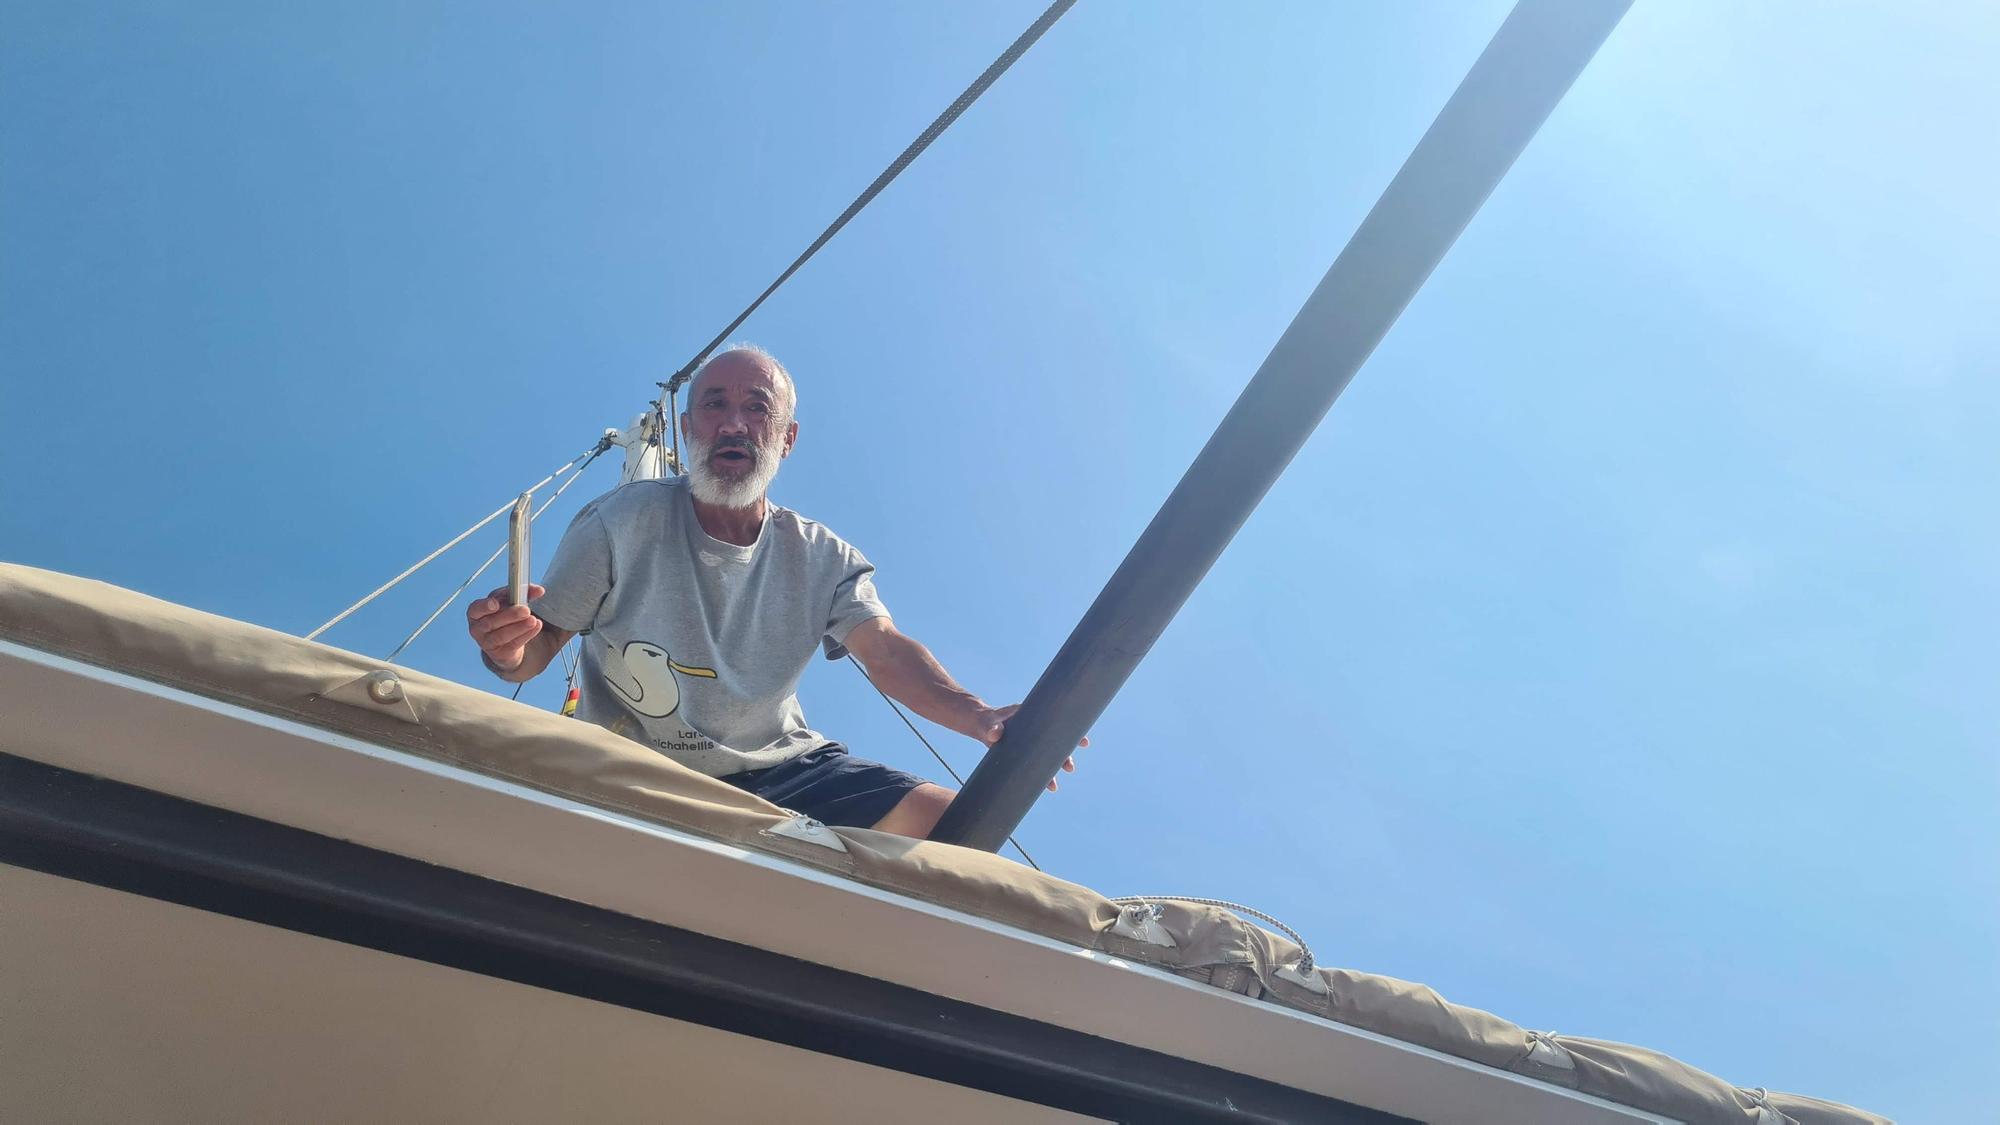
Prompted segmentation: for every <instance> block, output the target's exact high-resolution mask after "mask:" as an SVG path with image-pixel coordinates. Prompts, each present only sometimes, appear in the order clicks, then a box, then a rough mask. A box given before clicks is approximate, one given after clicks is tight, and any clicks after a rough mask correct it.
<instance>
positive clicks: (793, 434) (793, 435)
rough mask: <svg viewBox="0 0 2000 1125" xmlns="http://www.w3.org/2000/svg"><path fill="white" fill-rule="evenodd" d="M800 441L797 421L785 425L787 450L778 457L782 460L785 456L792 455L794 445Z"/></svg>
mask: <svg viewBox="0 0 2000 1125" xmlns="http://www.w3.org/2000/svg"><path fill="white" fill-rule="evenodd" d="M798 441H799V424H798V423H797V422H793V423H792V424H791V425H789V426H786V427H785V451H784V452H783V453H780V454H778V459H779V460H780V461H782V460H784V459H785V458H787V457H790V456H791V455H792V446H794V445H797V444H798Z"/></svg>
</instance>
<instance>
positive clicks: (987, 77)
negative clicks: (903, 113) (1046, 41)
mask: <svg viewBox="0 0 2000 1125" xmlns="http://www.w3.org/2000/svg"><path fill="white" fill-rule="evenodd" d="M1075 5H1076V0H1056V2H1055V3H1053V4H1050V5H1049V6H1048V8H1047V10H1045V11H1044V12H1042V14H1041V16H1040V17H1039V18H1037V19H1036V20H1035V22H1034V23H1032V24H1030V25H1029V26H1028V30H1026V31H1024V32H1022V33H1021V35H1020V37H1019V38H1017V39H1015V40H1014V42H1013V44H1012V45H1010V46H1009V47H1008V48H1007V49H1006V50H1005V51H1002V52H1001V53H1000V57H999V58H997V59H994V60H993V64H992V65H991V66H989V67H987V68H986V69H985V70H984V71H983V72H981V73H980V75H979V77H978V78H975V79H973V80H972V85H970V86H967V87H966V88H965V92H964V93H962V94H960V95H959V96H958V98H957V99H956V100H954V101H953V102H952V103H951V104H950V105H948V106H946V107H945V110H944V112H943V113H940V114H938V115H937V119H936V120H934V121H932V122H931V123H930V125H929V126H928V127H926V128H925V129H924V131H923V132H922V133H919V134H918V135H917V139H916V140H914V141H911V142H910V146H909V147H908V148H906V149H904V150H903V152H902V155H900V156H898V157H896V159H895V160H894V161H892V162H891V163H890V164H889V166H888V167H887V168H885V169H883V170H882V174H881V175H879V176H877V177H875V182H874V183H871V184H869V185H868V188H867V190H866V191H863V192H862V193H861V194H860V195H859V196H857V197H855V200H854V202H852V203H850V204H848V205H847V210H845V211H842V212H841V213H840V217H839V218H837V219H835V220H834V221H833V225H831V226H829V227H827V228H826V229H825V230H823V231H821V232H820V236H819V237H818V238H815V239H813V242H812V245H810V246H808V247H806V250H805V253H803V254H800V255H799V256H798V257H797V258H796V259H794V260H793V261H792V264H791V265H789V266H786V267H785V272H783V273H781V274H779V275H778V279H777V280H776V281H773V282H772V283H771V284H770V285H768V286H765V288H764V291H763V292H762V293H759V294H757V299H756V300H754V301H752V302H750V305H749V307H748V308H745V309H744V310H743V311H742V312H740V313H738V314H737V315H736V319H735V320H732V321H730V322H729V327H727V328H725V329H723V330H722V331H720V332H718V333H716V335H715V339H713V340H710V341H709V342H708V346H707V347H705V348H703V349H701V350H700V351H699V352H696V353H695V356H694V358H693V359H690V360H688V361H687V363H686V364H685V365H684V366H682V367H681V369H680V370H679V371H676V372H674V375H673V378H671V379H668V380H667V381H666V382H664V383H661V384H660V387H661V389H662V390H664V391H666V392H667V394H672V393H673V392H675V391H678V390H680V389H681V388H682V387H684V386H686V385H687V381H688V380H689V379H691V378H693V377H694V373H695V369H696V368H698V367H700V366H701V363H702V361H703V360H705V359H707V358H708V356H709V353H710V352H713V351H714V350H715V349H717V348H719V347H721V346H722V343H723V341H725V340H727V339H729V337H730V336H731V335H733V334H734V333H735V332H736V330H737V329H738V328H741V327H742V326H743V322H744V321H746V320H749V319H750V314H751V313H754V312H756V311H757V309H758V307H759V306H761V305H763V303H764V301H765V300H766V299H767V298H769V297H770V296H771V294H773V293H776V292H777V291H778V287H779V286H780V285H783V284H784V283H785V282H787V281H789V280H791V277H792V275H793V274H795V273H797V272H799V267H801V266H803V265H805V264H806V262H807V261H809V260H810V259H811V258H812V256H813V255H814V254H817V253H819V248H820V247H822V246H825V245H826V244H827V243H828V242H830V241H832V240H833V236H834V235H836V234H839V233H840V228H842V227H844V226H846V225H847V222H848V220H849V219H852V218H853V217H854V216H856V215H858V214H860V213H861V209H862V208H863V207H866V206H868V204H869V203H871V202H873V201H874V199H875V197H876V196H877V195H880V194H881V193H882V189H883V188H886V187H888V186H889V184H890V183H891V182H892V181H894V180H895V178H896V177H897V176H900V175H902V174H903V169H905V168H908V167H909V166H910V163H911V162H912V161H914V160H916V158H917V157H919V156H922V155H923V152H924V150H925V149H927V148H929V147H930V144H931V142H932V141H934V140H937V139H938V136H939V134H941V133H943V132H944V131H945V130H946V129H949V128H951V124H952V122H954V121H957V120H958V116H959V114H961V113H964V112H965V111H966V109H967V108H969V107H970V106H971V105H972V103H973V102H976V101H978V100H979V95H981V94H983V93H985V92H986V88H987V87H989V86H991V85H993V83H994V82H995V81H997V80H998V79H999V78H1000V76H1001V75H1003V74H1005V73H1007V68H1009V67H1011V66H1013V65H1014V63H1015V61H1016V60H1018V59H1019V58H1020V57H1021V56H1022V55H1024V54H1026V53H1027V52H1028V48H1030V47H1032V46H1034V45H1035V41H1036V40H1038V39H1040V38H1041V37H1042V33H1043V32H1045V31H1047V30H1048V29H1049V28H1050V27H1052V26H1054V24H1055V22H1056V21H1057V20H1059V19H1061V18H1062V17H1063V13H1065V12H1067V11H1069V10H1070V8H1072V7H1074V6H1075ZM666 397H667V395H666V394H663V395H661V396H660V399H665V398H666ZM659 401H660V400H655V402H654V406H655V407H657V406H658V405H659Z"/></svg>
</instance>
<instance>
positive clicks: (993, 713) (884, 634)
mask: <svg viewBox="0 0 2000 1125" xmlns="http://www.w3.org/2000/svg"><path fill="white" fill-rule="evenodd" d="M846 643H847V648H848V651H850V652H852V653H853V654H854V655H855V658H856V659H858V660H860V661H861V663H862V664H863V665H864V666H866V667H867V669H868V678H869V679H872V680H874V681H875V686H876V687H879V688H881V689H882V691H883V693H884V694H886V695H888V696H889V698H891V699H894V700H896V701H898V702H900V703H902V704H903V705H904V706H906V707H908V708H909V709H910V710H912V711H915V712H916V713H917V714H919V715H922V716H923V717H924V718H926V719H929V720H930V721H931V722H934V723H936V724H937V725H939V726H941V727H944V728H945V729H947V730H955V731H957V732H958V733H960V734H962V735H965V736H966V737H967V738H976V739H978V740H979V741H981V742H983V743H985V744H986V745H988V746H991V745H993V744H994V743H996V742H998V741H1000V735H1001V734H1002V733H1003V732H1004V731H1005V730H1006V726H1007V720H1008V719H1010V718H1012V717H1013V715H1014V712H1015V711H1017V710H1019V709H1020V705H1019V704H1014V705H1012V706H1008V707H989V706H987V705H986V701H985V700H983V699H981V698H979V697H978V696H976V695H974V694H972V693H971V692H969V691H967V690H965V689H964V688H963V687H960V686H959V684H958V681H957V680H954V679H952V678H951V673H950V672H947V671H945V670H944V665H942V664H939V663H938V659H937V657H935V656H932V655H931V650H930V649H928V648H925V647H924V646H923V644H922V643H921V642H919V641H918V640H917V639H916V638H915V637H911V636H908V635H906V634H905V633H903V632H902V631H901V630H899V629H897V628H896V625H895V622H893V621H890V620H889V619H888V618H886V617H877V618H873V619H871V620H868V621H864V622H862V623H861V624H859V625H856V626H855V627H854V628H853V630H852V631H850V632H849V633H848V634H847V642H846ZM1078 745H1081V746H1088V745H1090V740H1089V739H1088V738H1086V739H1084V740H1083V741H1082V742H1081V743H1079V744H1078ZM1063 769H1065V770H1070V771H1073V770H1075V769H1076V763H1074V762H1070V761H1065V762H1064V763H1063ZM1055 787H1056V783H1055V782H1053V781H1051V782H1049V788H1050V789H1054V788H1055Z"/></svg>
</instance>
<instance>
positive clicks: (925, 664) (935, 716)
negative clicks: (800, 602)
mask: <svg viewBox="0 0 2000 1125" xmlns="http://www.w3.org/2000/svg"><path fill="white" fill-rule="evenodd" d="M846 643H847V648H848V651H850V652H852V653H853V654H854V655H855V658H856V659H858V660H860V661H861V663H862V664H863V665H865V666H866V667H867V669H868V678H869V679H871V680H874V681H875V686H876V687H879V688H881V689H882V691H883V692H884V693H885V694H887V695H888V696H889V698H891V699H894V700H896V701H898V702H900V703H902V704H903V705H904V706H906V707H908V708H909V709H910V710H912V711H915V712H916V713H917V714H919V715H922V716H923V717H924V718H926V719H929V720H930V721H931V722H934V723H936V724H937V725H939V726H941V727H944V728H945V729H947V730H955V731H957V732H958V733H960V734H962V735H964V736H966V737H967V738H976V739H978V740H979V741H981V742H985V743H988V744H991V743H992V742H993V741H994V740H995V739H997V738H998V737H999V730H1000V726H1001V724H1002V723H1003V722H1004V721H1005V720H1003V719H1001V718H998V717H997V716H998V711H997V710H996V709H994V708H992V707H988V706H987V705H986V701H985V700H983V699H981V698H979V697H978V696H976V695H974V694H972V693H971V692H969V691H967V690H965V689H964V688H963V687H960V686H959V684H958V681H957V680H954V679H952V678H951V673H950V672H947V671H945V670H944V665H942V664H939V663H938V659H937V657H935V656H932V655H931V650H930V649H927V648H925V647H924V646H923V644H922V643H921V642H919V641H918V640H917V639H916V638H914V637H910V636H907V635H905V634H904V633H903V632H902V631H901V630H899V629H897V628H896V623H895V622H893V621H891V620H889V619H888V618H886V617H876V618H872V619H870V620H867V621H863V622H862V623H861V624H859V625H856V626H855V627H854V628H853V630H852V631H850V632H849V633H848V634H847V642H846Z"/></svg>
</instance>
